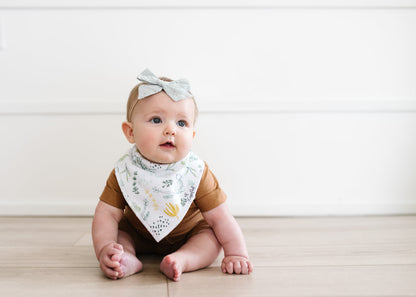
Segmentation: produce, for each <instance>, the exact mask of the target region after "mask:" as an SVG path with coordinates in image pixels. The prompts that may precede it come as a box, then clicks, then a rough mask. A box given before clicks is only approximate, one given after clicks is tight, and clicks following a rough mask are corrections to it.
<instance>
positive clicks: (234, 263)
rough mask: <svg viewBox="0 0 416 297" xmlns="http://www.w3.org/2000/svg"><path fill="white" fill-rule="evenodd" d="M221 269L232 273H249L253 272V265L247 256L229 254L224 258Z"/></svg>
mask: <svg viewBox="0 0 416 297" xmlns="http://www.w3.org/2000/svg"><path fill="white" fill-rule="evenodd" d="M221 270H222V272H224V273H230V274H233V273H235V274H249V273H251V272H253V265H251V263H250V261H249V259H247V258H246V257H241V256H227V257H225V258H224V259H223V260H222V263H221Z"/></svg>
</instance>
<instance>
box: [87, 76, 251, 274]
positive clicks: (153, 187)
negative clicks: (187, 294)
mask: <svg viewBox="0 0 416 297" xmlns="http://www.w3.org/2000/svg"><path fill="white" fill-rule="evenodd" d="M138 79H139V80H140V81H142V83H140V84H138V85H137V86H136V87H135V88H133V90H132V91H131V93H130V97H129V100H128V103H127V121H126V122H124V123H123V124H122V129H123V132H124V135H125V136H126V138H127V140H128V141H129V142H130V143H131V144H134V145H133V147H132V148H131V149H130V150H129V151H128V153H127V154H125V155H124V156H122V157H121V158H120V159H119V160H118V161H117V162H116V164H115V168H114V170H113V171H112V172H111V174H110V176H109V178H108V180H107V184H106V186H105V188H104V191H103V193H102V195H101V197H100V201H99V202H98V205H97V207H96V210H95V215H94V219H93V224H92V237H93V243H94V249H95V253H96V256H97V259H98V261H99V262H100V268H101V270H102V271H103V273H104V274H105V275H106V276H107V277H109V278H111V279H119V278H123V277H127V276H129V275H132V274H135V273H137V272H139V271H141V270H142V267H143V264H142V262H141V261H140V260H139V259H138V258H137V255H140V254H144V253H154V254H159V255H163V256H164V258H163V260H162V262H161V263H160V270H161V271H162V273H164V274H165V275H166V276H167V277H168V278H169V279H171V280H174V281H179V280H180V277H181V275H182V273H184V272H189V271H195V270H198V269H201V268H204V267H207V266H209V265H210V264H212V263H213V262H214V261H215V259H216V258H217V257H218V255H219V253H220V251H221V248H222V249H223V250H224V259H223V260H222V263H221V270H222V271H223V272H224V273H230V274H232V273H235V274H249V273H251V272H252V271H253V266H252V264H251V263H250V260H249V257H248V253H247V249H246V245H245V241H244V237H243V234H242V232H241V229H240V227H239V226H238V224H237V222H236V220H235V219H234V217H233V216H232V215H231V213H230V211H229V210H228V207H227V205H226V203H225V200H226V195H225V194H224V192H223V191H222V190H221V188H220V187H219V185H218V182H217V180H216V178H215V176H214V175H213V173H212V172H211V171H210V170H209V168H208V166H207V165H206V163H205V162H203V161H202V160H201V159H200V158H199V157H198V156H197V155H195V154H194V153H193V152H191V146H192V143H193V139H194V137H195V130H194V128H195V120H196V117H197V107H196V103H195V99H194V98H193V96H192V94H191V93H190V92H189V84H188V81H186V80H176V81H172V80H170V79H166V78H157V77H155V76H154V74H153V73H151V72H150V71H149V70H147V69H146V70H145V71H143V72H142V73H141V74H140V75H139V76H138Z"/></svg>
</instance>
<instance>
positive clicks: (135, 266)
mask: <svg viewBox="0 0 416 297" xmlns="http://www.w3.org/2000/svg"><path fill="white" fill-rule="evenodd" d="M112 260H113V261H118V262H119V263H120V266H119V267H117V268H115V271H117V273H118V275H117V278H123V277H127V276H130V275H132V274H135V273H137V272H139V271H141V270H142V268H143V264H142V262H140V260H139V259H137V257H136V256H135V255H132V254H130V253H129V252H123V253H121V254H116V255H114V256H113V257H112Z"/></svg>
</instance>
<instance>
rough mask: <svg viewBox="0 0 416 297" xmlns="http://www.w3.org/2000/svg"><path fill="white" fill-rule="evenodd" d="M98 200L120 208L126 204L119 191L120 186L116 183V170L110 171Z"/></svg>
mask: <svg viewBox="0 0 416 297" xmlns="http://www.w3.org/2000/svg"><path fill="white" fill-rule="evenodd" d="M100 200H101V201H103V202H105V203H108V204H110V205H111V206H114V207H117V208H120V209H124V207H125V206H126V205H127V202H126V200H125V199H124V196H123V193H122V192H121V189H120V186H119V185H118V181H117V177H116V172H115V170H114V169H113V171H111V173H110V175H109V177H108V179H107V183H106V185H105V188H104V190H103V193H102V194H101V196H100Z"/></svg>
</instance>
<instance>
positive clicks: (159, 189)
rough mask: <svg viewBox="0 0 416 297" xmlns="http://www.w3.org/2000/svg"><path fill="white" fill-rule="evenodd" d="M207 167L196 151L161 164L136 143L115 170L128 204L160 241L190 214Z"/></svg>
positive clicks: (118, 162)
mask: <svg viewBox="0 0 416 297" xmlns="http://www.w3.org/2000/svg"><path fill="white" fill-rule="evenodd" d="M204 168H205V164H204V162H203V161H202V160H201V159H200V158H199V157H198V156H197V155H195V154H194V153H192V152H190V153H189V154H188V155H187V156H186V157H185V158H184V159H183V160H181V161H179V162H176V163H172V164H157V163H153V162H151V161H149V160H147V159H145V158H144V157H142V156H141V155H140V153H139V152H138V151H137V148H136V146H133V147H132V148H131V149H130V150H129V151H128V153H127V154H125V155H124V156H123V157H121V158H120V159H119V160H118V161H117V163H116V164H115V173H116V177H117V181H118V184H119V186H120V189H121V191H122V193H123V196H124V198H125V199H126V201H127V203H128V205H129V206H130V208H131V209H132V210H133V212H134V213H135V214H136V216H137V217H138V218H139V220H140V221H141V222H142V223H143V225H144V226H145V227H146V229H147V230H148V231H149V232H150V234H152V236H153V237H154V239H155V240H156V241H157V242H159V241H160V240H162V239H163V238H164V237H165V236H166V235H168V234H169V233H170V232H171V231H172V230H173V229H175V227H176V226H177V225H178V224H179V223H180V222H181V221H182V219H183V217H184V216H185V214H186V213H187V211H188V209H189V207H190V206H191V204H192V201H193V200H194V199H195V194H196V191H197V189H198V186H199V183H200V181H201V177H202V174H203V172H204Z"/></svg>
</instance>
